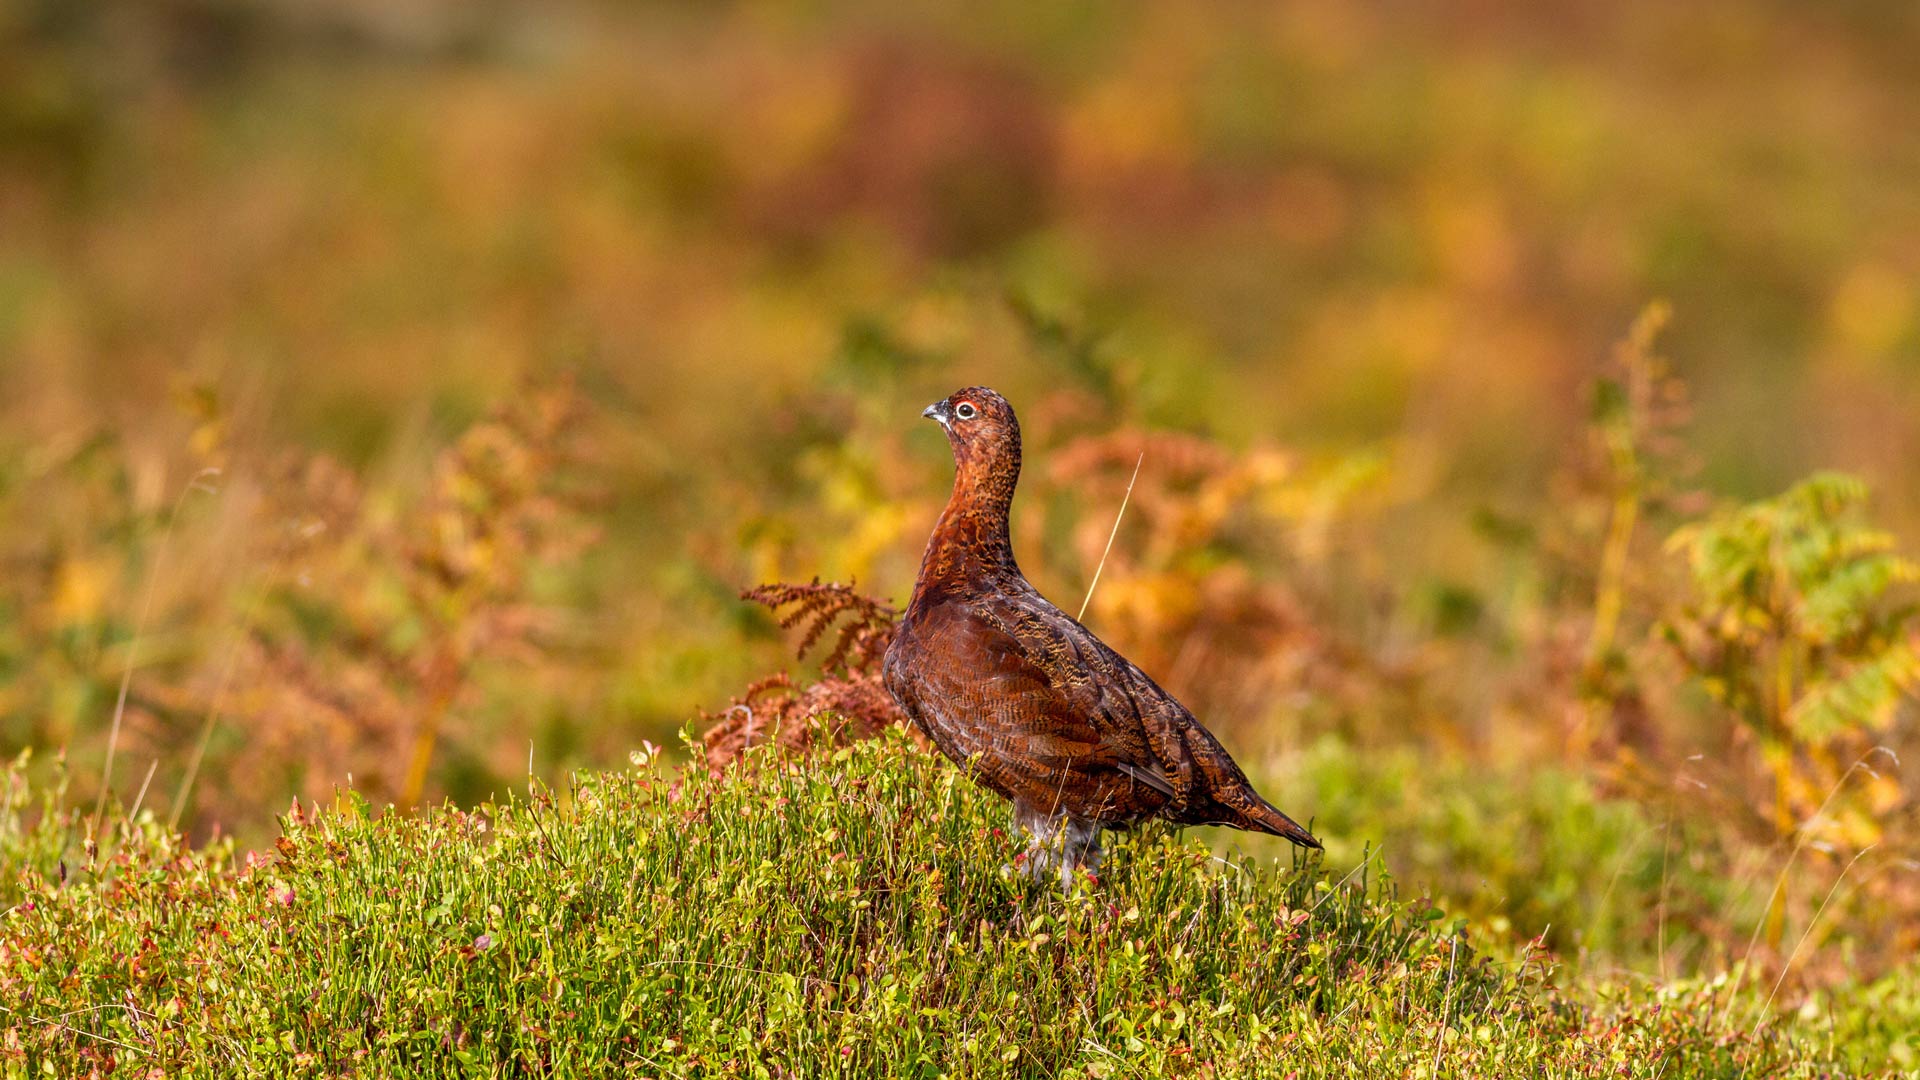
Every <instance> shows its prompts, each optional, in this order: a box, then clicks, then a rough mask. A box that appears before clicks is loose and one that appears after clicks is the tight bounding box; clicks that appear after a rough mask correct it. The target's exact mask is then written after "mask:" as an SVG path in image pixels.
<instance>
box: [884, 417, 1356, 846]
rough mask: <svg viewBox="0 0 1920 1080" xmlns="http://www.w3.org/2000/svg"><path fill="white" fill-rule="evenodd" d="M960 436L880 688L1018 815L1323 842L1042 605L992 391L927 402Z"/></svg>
mask: <svg viewBox="0 0 1920 1080" xmlns="http://www.w3.org/2000/svg"><path fill="white" fill-rule="evenodd" d="M925 415H927V416H929V417H932V418H933V419H935V420H938V421H940V423H941V425H942V426H943V427H944V428H945V429H946V431H947V438H948V441H949V442H950V443H951V444H952V446H953V451H954V459H955V463H956V465H957V475H956V476H955V478H954V486H953V495H952V497H951V498H950V499H949V500H948V502H947V507H946V510H945V511H943V512H942V513H941V515H940V521H939V523H938V524H937V525H936V526H935V527H934V532H933V537H932V539H931V540H929V541H928V543H927V553H926V557H925V559H924V560H923V561H922V563H921V567H920V577H919V580H918V581H916V582H915V583H914V589H913V599H912V601H911V602H910V603H909V604H908V605H907V611H906V614H905V616H903V617H902V619H901V621H900V625H899V627H898V629H897V631H896V633H895V636H894V640H893V644H892V645H891V647H890V648H889V649H888V650H887V656H886V664H885V678H886V684H887V689H888V690H889V691H890V692H891V693H892V694H893V696H894V698H895V699H896V700H897V701H899V703H900V706H901V708H902V709H903V710H905V711H906V713H907V715H908V716H910V717H912V718H913V720H914V722H915V723H917V724H918V725H919V726H920V727H921V729H922V730H923V731H925V732H926V734H927V736H928V738H930V739H931V740H932V741H933V743H934V745H936V746H938V747H939V748H940V750H941V751H942V752H943V753H945V754H946V755H947V756H948V757H949V758H952V759H953V760H954V761H955V762H957V763H959V764H961V765H962V766H964V767H965V768H967V769H968V770H969V771H970V772H971V773H972V774H973V776H974V777H975V778H977V779H978V780H979V781H980V783H982V784H984V785H985V786H986V787H988V788H990V789H991V790H993V791H996V792H998V793H1000V794H1001V795H1004V796H1006V797H1007V798H1009V799H1011V800H1013V802H1014V805H1015V807H1016V811H1017V813H1018V814H1019V816H1020V818H1021V820H1022V823H1023V824H1027V825H1028V826H1029V828H1030V830H1031V831H1034V832H1035V833H1036V840H1044V839H1046V833H1047V823H1053V824H1054V825H1055V826H1057V825H1060V824H1066V825H1069V826H1075V827H1078V828H1080V829H1081V830H1082V834H1083V835H1082V844H1083V849H1084V850H1083V851H1081V852H1080V853H1078V855H1077V856H1076V853H1075V852H1074V851H1073V850H1071V845H1070V850H1069V851H1068V853H1067V856H1066V859H1065V864H1064V865H1065V866H1066V868H1067V869H1071V867H1072V866H1073V865H1077V864H1080V863H1089V862H1091V861H1092V858H1094V857H1097V831H1098V829H1100V828H1124V827H1126V826H1129V825H1132V824H1135V823H1137V822H1139V821H1142V820H1145V819H1147V818H1152V817H1160V818H1165V819H1167V820H1170V821H1175V822H1179V823H1182V824H1191V825H1199V824H1219V825H1230V826H1233V827H1234V828H1240V829H1251V830H1254V831H1258V832H1266V833H1272V834H1274V835H1276V836H1284V837H1286V838H1287V839H1289V840H1292V841H1293V842H1294V843H1296V844H1301V845H1304V846H1307V847H1314V848H1317V847H1319V846H1320V843H1319V841H1317V840H1315V839H1314V838H1313V836H1312V835H1310V834H1309V833H1308V832H1307V831H1306V830H1305V829H1302V828H1301V827H1300V826H1299V825H1298V824H1296V823H1295V822H1294V821H1293V820H1292V819H1291V818H1289V817H1287V816H1286V815H1285V814H1283V813H1281V812H1280V811H1279V810H1277V809H1275V808H1274V807H1273V806H1272V805H1271V804H1269V803H1268V802H1267V801H1266V800H1265V799H1262V798H1261V797H1260V795H1259V794H1258V793H1257V792H1255V791H1254V790H1253V786H1252V785H1251V784H1250V783H1248V781H1247V778H1246V775H1245V774H1244V773H1242V772H1241V771H1240V768H1239V766H1238V765H1236V764H1234V761H1233V759H1232V758H1231V757H1229V756H1228V755H1227V752H1226V750H1225V748H1223V747H1222V746H1221V745H1220V743H1219V741H1218V740H1216V739H1215V738H1214V737H1213V735H1212V734H1211V733H1210V732H1208V731H1207V729H1206V728H1204V727H1202V726H1201V725H1200V722H1199V721H1198V720H1196V719H1195V718H1194V716H1193V714H1192V713H1190V712H1188V711H1187V710H1186V708H1185V707H1184V706H1182V705H1181V704H1180V703H1179V702H1178V701H1176V700H1174V698H1173V696H1172V695H1171V694H1169V693H1167V692H1166V691H1165V690H1163V689H1161V688H1160V686H1159V684H1157V683H1155V682H1154V681H1153V680H1152V679H1151V678H1149V677H1147V675H1146V674H1145V673H1144V672H1142V671H1141V670H1140V669H1139V668H1137V667H1135V666H1133V664H1131V663H1129V662H1128V661H1127V659H1126V658H1125V657H1122V656H1121V655H1120V654H1119V653H1116V652H1114V651H1113V650H1112V649H1111V648H1108V647H1107V645H1106V644H1105V643H1104V642H1102V641H1101V640H1100V639H1099V638H1097V637H1095V636H1094V635H1093V632H1092V631H1090V630H1088V629H1087V628H1086V627H1084V626H1082V625H1081V624H1080V623H1079V622H1078V621H1076V620H1075V619H1074V618H1072V617H1071V616H1069V615H1067V614H1066V613H1065V612H1063V611H1061V610H1060V609H1059V608H1057V607H1055V606H1053V605H1052V604H1050V603H1048V602H1047V600H1046V599H1045V598H1044V597H1042V596H1041V595H1040V594H1039V593H1038V592H1037V591H1035V590H1034V588H1033V586H1032V585H1030V584H1029V583H1028V582H1027V579H1026V577H1025V576H1024V575H1023V574H1021V572H1020V567H1019V565H1018V564H1017V563H1016V562H1015V561H1014V558H1013V546H1012V543H1011V541H1010V538H1009V532H1008V525H1007V522H1008V512H1009V509H1010V507H1011V505H1012V502H1013V490H1014V485H1015V484H1016V483H1017V481H1018V479H1019V475H1020V426H1019V422H1018V420H1016V419H1015V417H1014V413H1013V409H1012V407H1011V406H1009V405H1008V404H1007V403H1006V401H1005V400H1004V399H1002V398H1001V397H1000V395H998V394H996V393H994V392H993V391H991V390H988V389H986V388H984V387H969V388H968V389H965V390H960V391H957V392H955V393H954V394H953V395H952V396H951V397H949V398H947V399H946V400H945V401H942V402H937V403H935V404H934V405H932V406H930V407H929V408H928V409H927V411H926V414H925Z"/></svg>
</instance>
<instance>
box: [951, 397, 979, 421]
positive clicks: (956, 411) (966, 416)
mask: <svg viewBox="0 0 1920 1080" xmlns="http://www.w3.org/2000/svg"><path fill="white" fill-rule="evenodd" d="M977 411H978V410H976V409H975V408H974V407H973V402H971V401H963V402H961V403H960V404H958V405H955V406H954V407H953V415H955V416H957V417H959V418H960V419H962V420H971V419H973V418H974V416H975V415H976V413H977Z"/></svg>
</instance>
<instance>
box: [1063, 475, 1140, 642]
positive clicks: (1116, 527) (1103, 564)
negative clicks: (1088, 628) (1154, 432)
mask: <svg viewBox="0 0 1920 1080" xmlns="http://www.w3.org/2000/svg"><path fill="white" fill-rule="evenodd" d="M1146 460H1147V452H1146V451H1145V450H1142V451H1140V456H1139V457H1138V458H1135V459H1134V462H1133V475H1132V476H1130V477H1128V478H1127V493H1126V494H1125V495H1122V496H1120V512H1119V513H1117V514H1115V515H1113V528H1112V529H1110V530H1109V531H1108V532H1107V546H1106V548H1105V549H1103V550H1102V551H1101V552H1100V563H1099V565H1097V566H1095V567H1094V568H1093V580H1092V581H1089V582H1087V595H1086V597H1085V598H1084V599H1082V600H1081V601H1080V613H1079V614H1078V615H1075V616H1074V617H1073V619H1074V621H1075V622H1079V621H1080V620H1081V619H1084V618H1086V617H1087V605H1088V604H1091V603H1093V590H1094V589H1095V588H1097V587H1098V586H1099V584H1100V571H1102V570H1105V569H1106V568H1107V555H1108V554H1109V553H1111V552H1112V551H1113V538H1114V537H1116V536H1119V535H1120V519H1121V518H1123V517H1126V516H1127V502H1128V501H1129V500H1130V499H1132V498H1133V482H1134V481H1135V480H1138V479H1140V465H1141V463H1142V462H1145V461H1146Z"/></svg>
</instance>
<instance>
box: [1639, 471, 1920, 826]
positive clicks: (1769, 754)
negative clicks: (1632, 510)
mask: <svg viewBox="0 0 1920 1080" xmlns="http://www.w3.org/2000/svg"><path fill="white" fill-rule="evenodd" d="M1867 505H1868V491H1867V487H1866V485H1865V484H1864V483H1862V482H1861V481H1860V480H1858V479H1855V478H1854V477H1851V476H1846V475H1842V474H1838V473H1821V474H1818V475H1815V476H1813V477H1810V478H1808V479H1806V480H1804V481H1802V482H1800V483H1799V484H1797V485H1795V486H1794V487H1793V488H1791V489H1789V490H1788V491H1786V492H1785V493H1783V494H1781V495H1778V496H1775V497H1773V498H1770V499H1763V500H1761V501H1759V502H1755V503H1751V504H1748V505H1745V506H1739V507H1735V508H1732V509H1728V510H1723V511H1721V512H1719V513H1716V514H1713V515H1711V516H1709V517H1707V518H1706V519H1704V520H1701V521H1699V522H1696V523H1694V524H1690V525H1688V526H1686V527H1684V528H1682V529H1680V530H1679V531H1677V532H1676V533H1674V535H1673V537H1672V538H1671V540H1670V541H1669V542H1668V546H1669V548H1670V549H1671V550H1673V551H1675V552H1678V553H1680V554H1681V555H1682V556H1684V558H1685V561H1686V566H1687V569H1688V580H1689V585H1690V593H1689V595H1688V596H1687V597H1686V599H1685V600H1684V602H1682V603H1681V604H1679V605H1677V606H1676V607H1675V608H1674V609H1673V610H1672V611H1671V612H1670V613H1669V614H1668V616H1667V617H1666V618H1665V619H1664V620H1663V622H1662V624H1661V626H1660V628H1659V632H1660V635H1661V637H1662V638H1663V639H1664V640H1665V641H1666V642H1667V643H1668V644H1669V645H1670V646H1671V647H1672V650H1673V653H1674V654H1675V655H1676V656H1677V657H1678V658H1679V660H1680V663H1681V665H1682V666H1683V668H1684V669H1685V670H1686V671H1687V672H1688V673H1689V674H1690V675H1691V676H1693V677H1694V678H1695V679H1696V680H1697V681H1698V683H1699V685H1700V686H1701V687H1702V688H1704V689H1705V690H1706V692H1707V694H1708V695H1709V696H1711V697H1712V698H1713V699H1714V700H1715V701H1717V702H1719V703H1720V704H1722V705H1724V706H1725V707H1726V708H1727V709H1728V710H1730V711H1731V712H1732V713H1733V714H1734V715H1735V716H1737V717H1738V718H1739V719H1740V721H1741V722H1742V723H1743V725H1744V727H1745V729H1746V730H1747V731H1749V732H1750V733H1751V734H1752V735H1753V736H1754V738H1755V739H1756V741H1757V745H1758V748H1759V751H1760V754H1761V758H1762V760H1763V761H1764V763H1765V765H1766V768H1767V770H1768V771H1769V772H1770V773H1771V775H1772V779H1773V788H1774V800H1773V806H1772V808H1771V814H1770V820H1771V822H1772V824H1773V826H1774V828H1775V829H1776V830H1778V832H1779V833H1780V834H1781V835H1783V836H1784V835H1789V834H1792V833H1794V832H1796V831H1798V830H1799V829H1801V828H1803V827H1806V828H1812V827H1818V825H1819V824H1823V823H1826V822H1832V823H1835V824H1836V825H1837V826H1838V827H1839V828H1840V830H1841V839H1844V840H1847V841H1850V842H1852V843H1853V844H1854V845H1856V846H1864V845H1865V844H1868V843H1872V842H1874V841H1875V840H1877V839H1878V830H1877V828H1876V827H1875V826H1874V824H1873V822H1872V819H1871V816H1870V814H1863V813H1862V812H1860V811H1861V810H1866V811H1872V810H1874V809H1884V808H1885V804H1887V803H1888V802H1890V801H1892V800H1893V799H1896V798H1897V797H1898V789H1897V788H1895V787H1893V786H1892V781H1890V780H1888V779H1886V778H1875V779H1874V781H1873V782H1871V783H1869V784H1866V785H1863V787H1864V789H1865V790H1866V791H1868V792H1869V793H1870V794H1871V798H1870V801H1869V805H1867V806H1866V807H1864V808H1861V807H1857V806H1856V808H1855V809H1854V810H1852V811H1848V810H1847V806H1848V805H1849V804H1848V803H1846V802H1845V801H1841V802H1838V803H1835V804H1834V805H1835V806H1836V810H1835V811H1834V812H1833V813H1832V814H1831V815H1828V816H1824V817H1823V816H1822V815H1820V814H1819V812H1818V811H1819V808H1820V807H1821V806H1822V805H1823V804H1825V803H1827V802H1828V800H1829V795H1828V793H1829V792H1830V791H1832V790H1833V789H1834V788H1835V786H1836V785H1837V784H1839V783H1840V781H1841V779H1842V775H1843V773H1844V771H1845V769H1846V768H1847V763H1848V762H1849V761H1851V760H1854V759H1856V758H1857V757H1858V756H1859V755H1860V754H1862V753H1864V752H1866V751H1867V750H1868V749H1869V748H1870V747H1871V745H1872V741H1873V740H1874V738H1875V737H1876V736H1877V735H1878V734H1879V733H1881V732H1883V731H1884V730H1886V728H1887V727H1888V726H1889V725H1890V724H1891V723H1892V721H1893V720H1894V718H1895V716H1896V715H1897V714H1898V711H1899V710H1900V709H1901V707H1902V706H1903V704H1904V703H1906V702H1908V701H1909V700H1910V695H1911V694H1912V692H1913V690H1914V689H1915V687H1916V686H1917V685H1920V640H1917V639H1916V629H1917V628H1920V623H1916V621H1915V618H1914V616H1915V608H1914V607H1913V605H1912V604H1911V603H1910V602H1907V601H1906V598H1905V597H1903V595H1902V594H1903V592H1904V590H1903V589H1902V588H1901V586H1903V585H1907V584H1909V583H1911V582H1913V581H1915V580H1920V563H1916V562H1915V561H1914V560H1913V559H1911V558H1909V557H1908V556H1906V555H1905V554H1903V553H1901V552H1900V551H1899V550H1897V548H1896V545H1895V542H1894V539H1893V537H1892V536H1891V535H1889V534H1888V533H1886V532H1884V531H1882V530H1880V529H1877V528H1875V527H1874V526H1873V525H1872V524H1871V523H1870V522H1869V521H1868V520H1867V515H1866V510H1867ZM1875 803H1877V804H1879V805H1878V806H1877V807H1876V806H1875V805H1873V804H1875ZM1810 815H1811V817H1810ZM1815 817H1819V818H1822V821H1821V822H1818V823H1817V822H1815V821H1814V820H1812V818H1815Z"/></svg>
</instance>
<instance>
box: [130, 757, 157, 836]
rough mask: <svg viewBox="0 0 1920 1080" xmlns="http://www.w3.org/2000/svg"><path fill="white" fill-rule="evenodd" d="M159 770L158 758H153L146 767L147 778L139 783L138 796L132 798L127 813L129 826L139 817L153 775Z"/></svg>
mask: <svg viewBox="0 0 1920 1080" xmlns="http://www.w3.org/2000/svg"><path fill="white" fill-rule="evenodd" d="M159 768H160V759H159V758H154V759H153V764H151V765H148V766H147V778H146V779H145V780H142V781H140V794H138V795H135V796H134V797H133V809H131V810H129V811H127V822H128V823H129V824H131V823H132V822H133V819H134V818H137V817H139V816H140V806H141V804H142V803H145V802H146V801H147V788H148V787H150V786H151V785H152V784H153V774H154V773H155V772H156V771H158V770H159Z"/></svg>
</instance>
